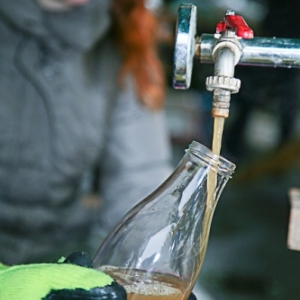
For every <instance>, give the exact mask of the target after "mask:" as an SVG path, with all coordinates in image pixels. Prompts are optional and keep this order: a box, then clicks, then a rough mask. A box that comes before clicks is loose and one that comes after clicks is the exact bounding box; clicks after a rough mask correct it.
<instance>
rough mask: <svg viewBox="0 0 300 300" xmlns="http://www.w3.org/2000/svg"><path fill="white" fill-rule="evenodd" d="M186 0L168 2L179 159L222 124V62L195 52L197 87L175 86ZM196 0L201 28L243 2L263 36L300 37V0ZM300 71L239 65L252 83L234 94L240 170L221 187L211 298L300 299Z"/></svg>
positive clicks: (165, 41) (167, 54)
mask: <svg viewBox="0 0 300 300" xmlns="http://www.w3.org/2000/svg"><path fill="white" fill-rule="evenodd" d="M180 3H182V1H181V2H180V1H175V0H165V1H164V7H163V9H162V10H161V11H160V16H161V26H160V38H161V57H162V59H163V62H164V65H165V69H166V72H167V78H168V86H169V87H168V95H167V106H166V113H167V120H168V126H169V129H170V132H171V138H172V144H173V151H174V165H176V164H177V163H178V161H179V159H180V158H181V157H182V156H183V150H184V149H185V148H187V146H188V144H189V143H190V142H191V141H192V140H196V141H199V142H201V143H203V144H204V145H206V146H208V147H211V139H212V130H213V119H212V117H211V114H210V111H211V101H212V94H211V93H210V92H207V91H206V90H205V78H206V77H207V76H211V75H213V65H203V64H201V65H200V63H199V62H198V61H197V60H195V61H194V69H193V77H192V84H191V88H190V89H189V90H186V91H177V90H176V91H175V90H174V89H173V88H172V72H173V47H174V37H175V35H174V31H175V23H176V14H177V9H178V5H179V4H180ZM189 3H193V4H195V5H197V7H198V20H197V22H198V23H197V33H198V36H200V35H201V34H202V33H210V34H213V33H214V32H215V28H216V25H217V23H218V22H219V21H221V20H222V19H223V17H224V14H225V12H226V10H227V9H233V10H234V11H236V13H237V14H240V15H242V16H243V17H244V19H245V20H246V22H247V23H248V25H249V26H250V27H251V28H252V29H253V30H254V33H255V36H276V37H286V38H300V24H299V20H298V19H299V17H298V16H299V14H300V1H296V0H285V1H283V0H280V1H279V0H272V1H271V0H270V1H267V0H198V1H189ZM299 74H300V70H299V69H284V68H263V67H241V66H237V67H236V69H235V77H236V78H239V79H241V82H242V87H241V89H240V92H239V93H238V94H236V95H232V98H231V108H230V116H229V118H228V119H227V120H226V122H225V129H224V135H223V144H222V152H221V154H222V156H224V157H226V158H227V159H229V160H231V161H232V162H234V163H235V164H236V165H237V170H236V172H235V174H234V176H233V178H232V179H231V181H230V182H229V184H228V185H227V186H226V188H225V191H224V192H223V194H222V195H221V199H220V202H219V204H218V207H217V210H216V213H215V217H214V221H213V225H212V231H211V237H210V242H209V246H208V251H207V256H206V260H205V262H204V266H203V269H202V272H201V274H200V277H199V282H200V285H201V286H202V287H203V288H204V289H205V290H206V291H207V292H208V295H207V297H208V298H209V299H217V300H227V299H228V300H229V299H230V300H235V299H239V300H240V299H247V300H248V299H249V300H250V299H251V300H252V299H285V300H287V299H291V300H296V299H299V298H300V296H299V295H300V276H299V274H300V251H299V252H298V251H295V250H291V249H288V247H287V234H288V225H289V216H290V199H289V190H290V189H291V188H300V139H299V138H300V118H299V116H300V95H299V83H300V81H299ZM299 230H300V228H299ZM203 297H204V296H203ZM203 299H204V298H203ZM199 300H201V299H199Z"/></svg>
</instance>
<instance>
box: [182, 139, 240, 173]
mask: <svg viewBox="0 0 300 300" xmlns="http://www.w3.org/2000/svg"><path fill="white" fill-rule="evenodd" d="M186 152H189V153H192V154H193V155H195V156H196V157H197V158H198V159H200V160H201V161H202V162H204V163H205V164H206V165H210V166H211V168H212V169H213V170H215V171H216V172H217V173H218V174H220V175H222V176H226V177H231V175H232V174H233V172H234V170H235V167H236V165H235V164H234V163H232V162H230V161H229V160H227V159H226V158H224V157H223V156H221V155H217V154H215V153H213V152H212V151H211V150H210V149H209V148H207V147H206V146H204V145H202V144H200V143H198V142H196V141H193V142H192V143H191V144H190V145H189V148H188V149H186Z"/></svg>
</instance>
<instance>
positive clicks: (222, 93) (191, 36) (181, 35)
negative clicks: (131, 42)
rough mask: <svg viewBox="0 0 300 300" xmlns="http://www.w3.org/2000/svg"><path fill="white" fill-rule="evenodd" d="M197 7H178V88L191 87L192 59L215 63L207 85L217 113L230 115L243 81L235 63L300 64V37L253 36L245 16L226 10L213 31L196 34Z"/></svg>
mask: <svg viewBox="0 0 300 300" xmlns="http://www.w3.org/2000/svg"><path fill="white" fill-rule="evenodd" d="M196 21H197V7H196V6H195V5H192V4H181V5H180V6H179V9H178V16H177V25H176V40H175V51H174V76H173V86H174V88H175V89H188V88H189V87H190V82H191V74H192V68H193V59H194V58H195V57H196V58H199V59H200V62H201V63H214V75H213V76H210V77H208V78H207V79H206V88H207V90H209V91H212V92H213V109H212V115H213V116H214V117H223V118H227V117H228V116H229V106H230V97H231V94H232V93H238V91H239V89H240V86H241V81H240V80H239V79H237V78H234V69H235V66H236V65H248V66H264V67H286V68H299V67H300V40H298V39H286V38H275V37H254V33H253V31H252V29H251V28H250V27H249V26H248V25H247V23H246V22H245V20H244V19H243V17H241V16H239V15H236V14H235V12H234V11H232V10H229V11H227V12H226V14H225V17H224V20H223V21H221V22H219V23H218V24H217V27H216V32H215V33H214V34H202V35H201V36H197V35H196Z"/></svg>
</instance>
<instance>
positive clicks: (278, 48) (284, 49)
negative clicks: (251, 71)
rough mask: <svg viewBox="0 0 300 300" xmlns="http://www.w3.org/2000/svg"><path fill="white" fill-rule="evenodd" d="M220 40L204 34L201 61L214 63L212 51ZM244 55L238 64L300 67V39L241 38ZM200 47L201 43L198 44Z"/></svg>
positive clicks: (201, 41)
mask: <svg viewBox="0 0 300 300" xmlns="http://www.w3.org/2000/svg"><path fill="white" fill-rule="evenodd" d="M217 41H218V40H217V39H216V38H215V37H214V35H213V34H202V35H201V37H200V39H199V41H198V42H200V51H199V52H200V61H201V62H202V63H213V58H212V51H213V48H214V46H215V44H216V42H217ZM240 43H241V47H242V55H241V58H240V61H239V63H238V65H250V66H265V67H286V68H300V39H286V38H275V37H274V38H266V37H255V38H253V39H241V40H240ZM198 47H199V45H198Z"/></svg>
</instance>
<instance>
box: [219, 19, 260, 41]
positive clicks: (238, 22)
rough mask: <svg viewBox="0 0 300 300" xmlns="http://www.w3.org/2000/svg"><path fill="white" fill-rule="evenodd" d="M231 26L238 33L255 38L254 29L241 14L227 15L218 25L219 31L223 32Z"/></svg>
mask: <svg viewBox="0 0 300 300" xmlns="http://www.w3.org/2000/svg"><path fill="white" fill-rule="evenodd" d="M228 28H231V29H233V30H234V31H235V33H236V35H237V36H239V37H241V38H244V39H253V37H254V33H253V30H252V29H251V28H250V27H249V26H248V24H247V23H246V21H245V20H244V18H243V17H242V16H239V15H226V16H225V18H224V21H221V22H219V23H218V25H217V33H221V32H223V31H225V30H226V29H228Z"/></svg>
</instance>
